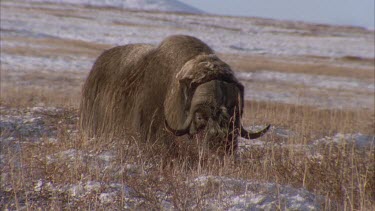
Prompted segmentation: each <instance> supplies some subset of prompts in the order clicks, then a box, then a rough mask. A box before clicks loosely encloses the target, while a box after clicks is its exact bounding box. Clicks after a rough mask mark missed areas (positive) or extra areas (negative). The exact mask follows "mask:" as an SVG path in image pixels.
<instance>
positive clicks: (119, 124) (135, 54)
mask: <svg viewBox="0 0 375 211" xmlns="http://www.w3.org/2000/svg"><path fill="white" fill-rule="evenodd" d="M152 49H153V46H152V45H146V44H133V45H126V46H119V47H115V48H112V49H109V50H107V51H105V52H103V53H102V54H101V55H100V56H99V58H98V59H97V60H96V62H95V64H94V66H93V67H92V69H91V71H90V73H89V75H88V78H87V79H86V82H85V84H84V86H83V90H82V99H81V105H80V129H81V131H82V132H83V134H84V135H86V136H88V137H93V136H99V135H100V136H101V135H103V134H106V135H112V134H119V133H121V132H122V131H124V130H125V128H124V126H125V127H126V126H127V122H125V121H129V115H131V109H132V107H133V105H132V103H131V102H134V100H133V98H134V97H136V94H137V93H136V92H137V90H138V89H137V87H138V86H139V85H140V83H141V82H140V81H141V80H142V77H143V72H142V71H143V70H142V68H137V66H138V64H139V63H142V62H143V60H144V57H145V55H147V54H148V53H149V52H150V51H152ZM129 127H130V125H129Z"/></svg>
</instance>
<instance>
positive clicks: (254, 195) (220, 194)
mask: <svg viewBox="0 0 375 211" xmlns="http://www.w3.org/2000/svg"><path fill="white" fill-rule="evenodd" d="M0 111H1V113H2V120H1V122H0V130H1V131H2V136H1V137H0V143H1V145H2V146H3V147H4V146H7V147H9V148H7V149H8V150H12V151H13V153H16V152H19V151H20V150H22V148H24V147H27V146H28V145H29V144H30V143H33V144H38V143H39V144H42V145H46V144H61V143H59V142H60V141H61V140H60V139H59V136H58V127H59V125H61V124H64V127H65V128H67V129H68V133H69V134H71V135H70V136H72V137H74V136H75V134H76V132H77V131H76V129H75V127H76V121H77V118H76V116H75V115H70V116H69V112H67V111H64V110H63V109H58V108H54V107H47V108H45V107H32V108H28V109H24V110H17V109H9V108H5V107H0ZM61 117H64V121H65V122H61V121H59V122H55V121H56V119H61ZM272 133H273V134H274V135H276V136H280V137H284V138H285V137H289V136H293V135H296V133H294V132H291V131H287V130H285V129H281V128H273V129H272ZM20 137H22V139H21V140H19V138H20ZM345 141H347V142H348V143H349V142H350V143H353V142H354V143H355V145H356V146H358V149H361V148H363V147H374V144H375V139H374V137H373V136H371V137H370V136H364V135H361V134H337V135H335V136H333V137H325V138H322V139H319V140H316V141H313V142H312V143H311V144H310V145H306V146H295V149H296V150H297V151H300V152H303V153H309V154H311V155H310V156H313V157H314V158H319V156H320V155H319V154H318V153H317V152H315V149H316V148H318V147H319V146H321V145H322V144H331V143H339V142H340V143H342V142H345ZM266 142H267V140H266V139H263V140H257V141H256V142H254V141H248V140H243V139H241V140H240V148H241V151H243V150H246V148H249V147H254V146H257V147H272V146H271V145H267V144H266V145H265V144H264V143H266ZM284 144H285V145H284V147H287V146H288V147H290V145H288V144H287V143H284ZM114 154H115V152H112V151H111V150H109V151H104V152H98V153H95V152H92V151H90V150H78V149H75V148H70V149H67V150H63V151H58V152H51V153H47V154H46V157H45V158H43V159H46V165H49V166H53V165H56V166H58V165H61V164H64V165H67V166H68V168H73V166H75V165H77V163H81V164H82V166H85V168H88V169H98V174H99V175H101V176H100V177H105V176H106V174H108V173H109V172H110V173H111V175H112V176H113V177H123V176H124V175H123V174H124V173H125V174H129V175H128V176H136V175H137V176H141V175H143V174H147V170H145V169H141V168H140V167H137V166H136V165H133V164H131V163H129V164H127V165H125V166H119V165H118V164H116V162H115V161H116V160H115V159H116V157H115V156H114ZM7 159H9V157H5V156H4V155H1V163H0V167H1V168H2V169H6V168H4V165H5V164H8V163H9V162H11V163H13V164H15V165H16V166H17V165H22V164H19V163H18V161H17V159H14V158H13V159H14V160H12V161H9V160H7ZM116 175H117V176H116ZM1 178H2V179H3V180H4V181H8V182H4V183H2V185H1V191H0V200H3V201H4V200H5V202H6V200H7V198H8V197H11V193H12V191H13V189H12V185H10V183H9V181H10V180H9V178H10V175H9V173H8V172H2V174H1ZM159 179H160V180H163V178H162V177H160V178H159ZM186 182H187V186H188V187H189V188H191V189H194V190H196V191H200V190H203V189H204V190H205V189H207V188H209V187H215V188H216V189H217V192H214V193H215V194H213V195H209V196H208V198H206V199H207V203H206V205H204V207H205V209H207V210H274V209H277V208H281V209H285V210H290V209H291V210H320V209H322V207H321V206H322V203H323V202H324V197H323V196H318V195H314V194H313V193H311V192H309V191H307V190H305V189H303V188H300V189H297V188H293V187H290V186H287V185H280V184H276V183H263V182H259V181H249V180H243V179H235V178H230V177H225V176H210V175H200V176H197V177H195V178H191V180H190V181H186ZM28 184H30V185H31V186H30V188H31V189H30V190H27V191H28V192H27V194H28V195H29V196H31V198H34V200H40V198H43V197H45V196H57V195H59V196H64V197H68V198H69V200H70V201H71V203H73V204H74V203H78V202H79V201H81V200H87V199H88V198H90V197H93V196H96V197H97V199H96V203H98V204H96V205H97V206H99V204H101V205H103V206H111V203H113V202H114V201H118V200H119V199H120V198H125V204H124V207H123V208H126V209H132V208H135V207H141V206H142V204H143V203H144V200H145V198H142V197H139V195H138V193H137V191H136V190H134V189H133V188H132V187H129V186H127V185H126V184H121V183H116V182H99V181H93V180H87V179H82V180H81V181H80V182H78V183H71V184H70V183H65V184H57V183H56V184H55V183H52V182H51V181H48V180H46V179H38V180H35V181H28ZM157 197H158V200H160V201H161V207H162V209H165V210H170V209H176V207H174V205H173V203H172V201H171V200H172V199H171V196H170V195H169V193H167V192H163V191H160V193H158V194H157ZM218 199H220V200H218ZM187 201H189V200H187ZM189 203H190V205H189V206H190V208H191V209H194V207H195V206H196V205H195V203H194V202H193V201H191V202H189ZM8 205H10V204H8Z"/></svg>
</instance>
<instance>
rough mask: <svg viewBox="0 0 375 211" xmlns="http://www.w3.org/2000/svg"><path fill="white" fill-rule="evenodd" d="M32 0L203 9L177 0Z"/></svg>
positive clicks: (166, 9) (194, 11) (188, 10)
mask: <svg viewBox="0 0 375 211" xmlns="http://www.w3.org/2000/svg"><path fill="white" fill-rule="evenodd" d="M31 1H34V2H52V3H67V4H80V5H90V6H97V7H101V6H105V7H116V8H128V9H137V10H154V11H155V10H156V11H163V12H181V13H192V14H199V13H204V12H203V11H201V10H199V9H197V8H194V7H192V6H189V5H187V4H184V3H182V2H179V1H177V0H31Z"/></svg>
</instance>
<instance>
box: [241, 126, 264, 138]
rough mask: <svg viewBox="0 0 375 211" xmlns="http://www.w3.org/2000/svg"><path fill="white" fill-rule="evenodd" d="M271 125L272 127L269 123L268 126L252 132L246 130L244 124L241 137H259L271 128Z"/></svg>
mask: <svg viewBox="0 0 375 211" xmlns="http://www.w3.org/2000/svg"><path fill="white" fill-rule="evenodd" d="M270 127H271V125H268V126H267V127H265V128H263V129H262V130H260V131H258V132H255V133H251V132H249V131H247V130H245V129H244V128H243V126H241V137H243V138H246V139H256V138H259V137H261V136H263V135H264V134H265V133H266V132H267V131H268V130H269V129H270Z"/></svg>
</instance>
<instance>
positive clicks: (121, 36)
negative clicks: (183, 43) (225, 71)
mask: <svg viewBox="0 0 375 211" xmlns="http://www.w3.org/2000/svg"><path fill="white" fill-rule="evenodd" d="M124 17H126V21H123V20H124ZM47 20H48V21H47ZM1 21H2V22H1V84H0V88H1V89H0V96H1V102H0V112H1V120H0V145H1V148H0V149H1V154H0V172H1V184H0V209H1V210H4V209H5V210H6V209H9V210H21V209H30V210H34V209H38V208H42V209H46V210H63V209H66V210H77V209H82V210H88V209H95V210H103V209H107V210H108V209H109V210H123V209H130V210H135V209H138V210H139V209H156V210H159V209H164V210H169V209H174V210H187V209H189V210H246V209H260V210H264V209H271V210H277V209H281V210H284V209H291V210H374V209H375V201H374V198H375V191H374V190H375V177H374V175H375V162H374V153H375V149H374V147H375V139H374V137H375V131H374V129H375V123H374V121H375V111H374V84H375V76H374V60H373V57H374V47H373V46H374V39H373V31H366V30H364V29H360V28H351V27H333V26H325V25H312V24H304V23H295V22H285V21H284V22H283V21H274V20H264V19H256V18H236V17H221V16H208V15H201V16H199V15H187V14H175V13H163V12H143V11H132V10H119V9H114V8H92V7H86V6H82V5H81V6H80V5H74V6H72V5H57V4H52V3H51V4H48V3H43V4H40V3H33V2H21V1H17V2H15V1H2V2H1ZM171 33H180V34H182V33H183V34H190V35H193V36H197V37H199V38H201V39H202V40H204V41H207V42H208V43H209V44H210V45H211V46H212V47H213V48H214V49H215V50H216V51H217V52H219V55H220V57H221V58H222V60H223V61H226V62H228V63H229V64H230V65H231V67H232V68H233V70H234V71H235V72H236V74H237V77H238V78H239V80H240V81H241V82H242V83H244V85H245V88H246V90H245V94H246V96H245V97H246V99H247V101H246V105H245V112H244V118H243V120H244V126H245V127H249V128H257V127H258V126H260V125H265V124H272V126H273V127H272V130H271V131H270V132H269V133H268V134H267V135H265V136H264V137H262V138H261V139H259V140H252V141H247V140H242V139H241V140H240V150H239V153H238V156H237V157H235V158H234V157H226V158H225V159H216V158H215V157H214V156H212V155H211V154H208V153H207V152H205V151H203V150H202V149H201V148H199V147H196V148H194V147H192V148H189V147H187V148H186V149H182V150H181V151H184V152H186V154H182V155H181V156H180V157H170V156H169V154H168V153H167V152H165V151H163V149H160V148H159V147H158V146H159V145H158V144H151V143H142V142H139V141H138V140H137V137H124V138H123V139H122V140H87V139H84V138H81V137H80V136H79V133H78V128H77V118H78V116H77V114H78V107H79V101H80V90H81V86H82V84H83V82H84V80H85V78H86V76H87V74H88V71H89V70H90V67H91V65H92V63H93V62H94V60H95V58H96V57H97V56H99V54H100V53H101V52H102V51H103V50H105V49H108V48H110V47H112V46H114V45H119V44H124V43H135V42H147V43H156V41H155V36H156V37H157V39H159V40H161V39H163V38H164V37H165V36H167V35H169V34H171ZM150 34H153V35H155V36H150ZM158 141H161V140H158ZM152 143H154V142H152ZM192 146H194V143H192ZM191 151H193V152H195V154H194V153H192V154H189V153H188V152H191Z"/></svg>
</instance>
